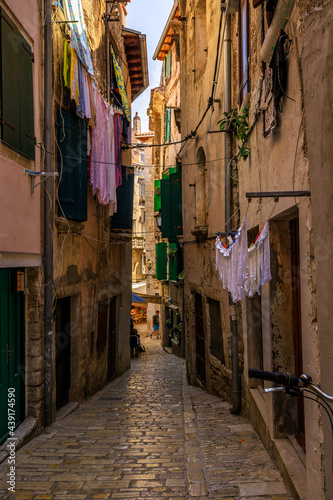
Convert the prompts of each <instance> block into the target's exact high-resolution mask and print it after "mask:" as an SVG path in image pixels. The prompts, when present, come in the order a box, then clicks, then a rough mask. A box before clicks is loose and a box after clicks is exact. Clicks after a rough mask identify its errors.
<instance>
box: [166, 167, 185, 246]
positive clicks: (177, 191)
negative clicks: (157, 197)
mask: <svg viewBox="0 0 333 500" xmlns="http://www.w3.org/2000/svg"><path fill="white" fill-rule="evenodd" d="M169 182H170V235H169V242H173V243H176V242H177V236H179V235H181V234H183V213H182V212H183V203H182V173H181V172H175V173H173V174H170V177H169Z"/></svg>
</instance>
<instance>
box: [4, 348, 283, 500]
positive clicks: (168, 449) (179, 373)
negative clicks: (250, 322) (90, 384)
mask: <svg viewBox="0 0 333 500" xmlns="http://www.w3.org/2000/svg"><path fill="white" fill-rule="evenodd" d="M144 344H145V346H146V353H142V354H140V355H139V357H138V358H135V359H133V360H132V369H131V370H130V371H128V372H127V373H125V374H124V375H123V376H122V377H120V378H119V379H117V380H116V381H114V382H112V383H111V384H109V385H108V386H107V387H105V388H104V389H103V390H102V391H100V392H99V393H98V394H96V395H95V396H94V397H92V398H91V399H89V401H87V402H85V403H84V404H82V405H81V406H80V407H79V408H78V409H77V410H76V411H75V412H74V413H72V414H71V415H69V416H67V417H66V418H65V419H63V420H62V421H60V422H56V423H55V424H53V425H52V426H50V427H49V428H48V429H47V430H46V431H45V432H44V433H43V434H41V435H40V436H38V437H36V438H35V439H33V440H32V441H31V442H30V443H28V444H27V445H26V446H25V447H24V448H22V449H21V450H19V451H18V452H17V455H16V493H15V494H13V493H9V492H8V490H7V486H8V485H7V484H6V481H7V479H8V477H7V476H6V474H7V473H8V463H7V462H4V463H3V464H2V465H1V466H0V499H1V500H7V499H8V500H9V499H17V500H62V499H64V500H92V499H123V500H124V499H125V500H132V499H141V500H142V499H147V500H148V499H153V498H155V499H161V500H168V499H169V500H171V499H172V500H181V499H182V500H183V499H192V498H193V499H196V500H208V499H215V500H218V499H225V500H227V499H228V500H245V499H251V500H264V499H266V500H268V499H269V500H292V497H291V496H290V494H289V493H288V490H287V488H286V486H285V484H284V482H283V480H282V478H281V476H280V474H279V472H278V471H277V470H276V468H275V467H274V465H273V463H272V462H271V460H270V458H269V455H268V454H267V453H266V451H265V450H264V448H263V446H262V444H261V442H260V440H259V438H258V437H257V435H256V434H255V432H254V430H253V428H252V426H251V425H250V424H249V423H248V421H247V420H246V419H244V418H243V417H241V416H235V415H231V413H230V411H229V406H230V405H229V403H226V402H224V401H223V400H221V399H219V398H217V397H215V396H211V395H209V394H207V393H206V392H205V391H202V390H200V389H198V388H195V387H189V385H188V384H187V381H186V377H185V370H184V361H183V360H182V359H179V358H177V357H175V356H173V355H171V354H167V353H166V352H164V351H163V349H162V348H161V346H160V345H159V342H158V341H156V340H150V339H149V338H147V339H146V338H145V339H144Z"/></svg>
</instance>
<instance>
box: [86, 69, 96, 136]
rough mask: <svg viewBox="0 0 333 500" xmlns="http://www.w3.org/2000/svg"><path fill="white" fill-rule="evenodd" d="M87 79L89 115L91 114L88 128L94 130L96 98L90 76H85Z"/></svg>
mask: <svg viewBox="0 0 333 500" xmlns="http://www.w3.org/2000/svg"><path fill="white" fill-rule="evenodd" d="M87 79H88V88H89V101H90V113H91V119H90V120H89V127H91V128H94V127H95V124H96V98H95V92H94V91H93V83H92V80H91V77H90V75H87Z"/></svg>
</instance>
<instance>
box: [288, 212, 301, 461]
mask: <svg viewBox="0 0 333 500" xmlns="http://www.w3.org/2000/svg"><path fill="white" fill-rule="evenodd" d="M290 241H291V276H292V294H293V323H294V348H295V375H296V376H297V377H299V376H300V375H302V373H303V355H302V321H301V281H300V251H299V220H298V219H294V220H292V221H290ZM296 439H297V441H298V443H299V444H300V446H301V447H302V448H303V450H304V451H305V422H304V401H303V398H297V434H296Z"/></svg>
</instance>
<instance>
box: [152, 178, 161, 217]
mask: <svg viewBox="0 0 333 500" xmlns="http://www.w3.org/2000/svg"><path fill="white" fill-rule="evenodd" d="M154 188H155V191H154V212H158V211H159V210H161V180H160V179H158V180H156V181H155V184H154Z"/></svg>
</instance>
